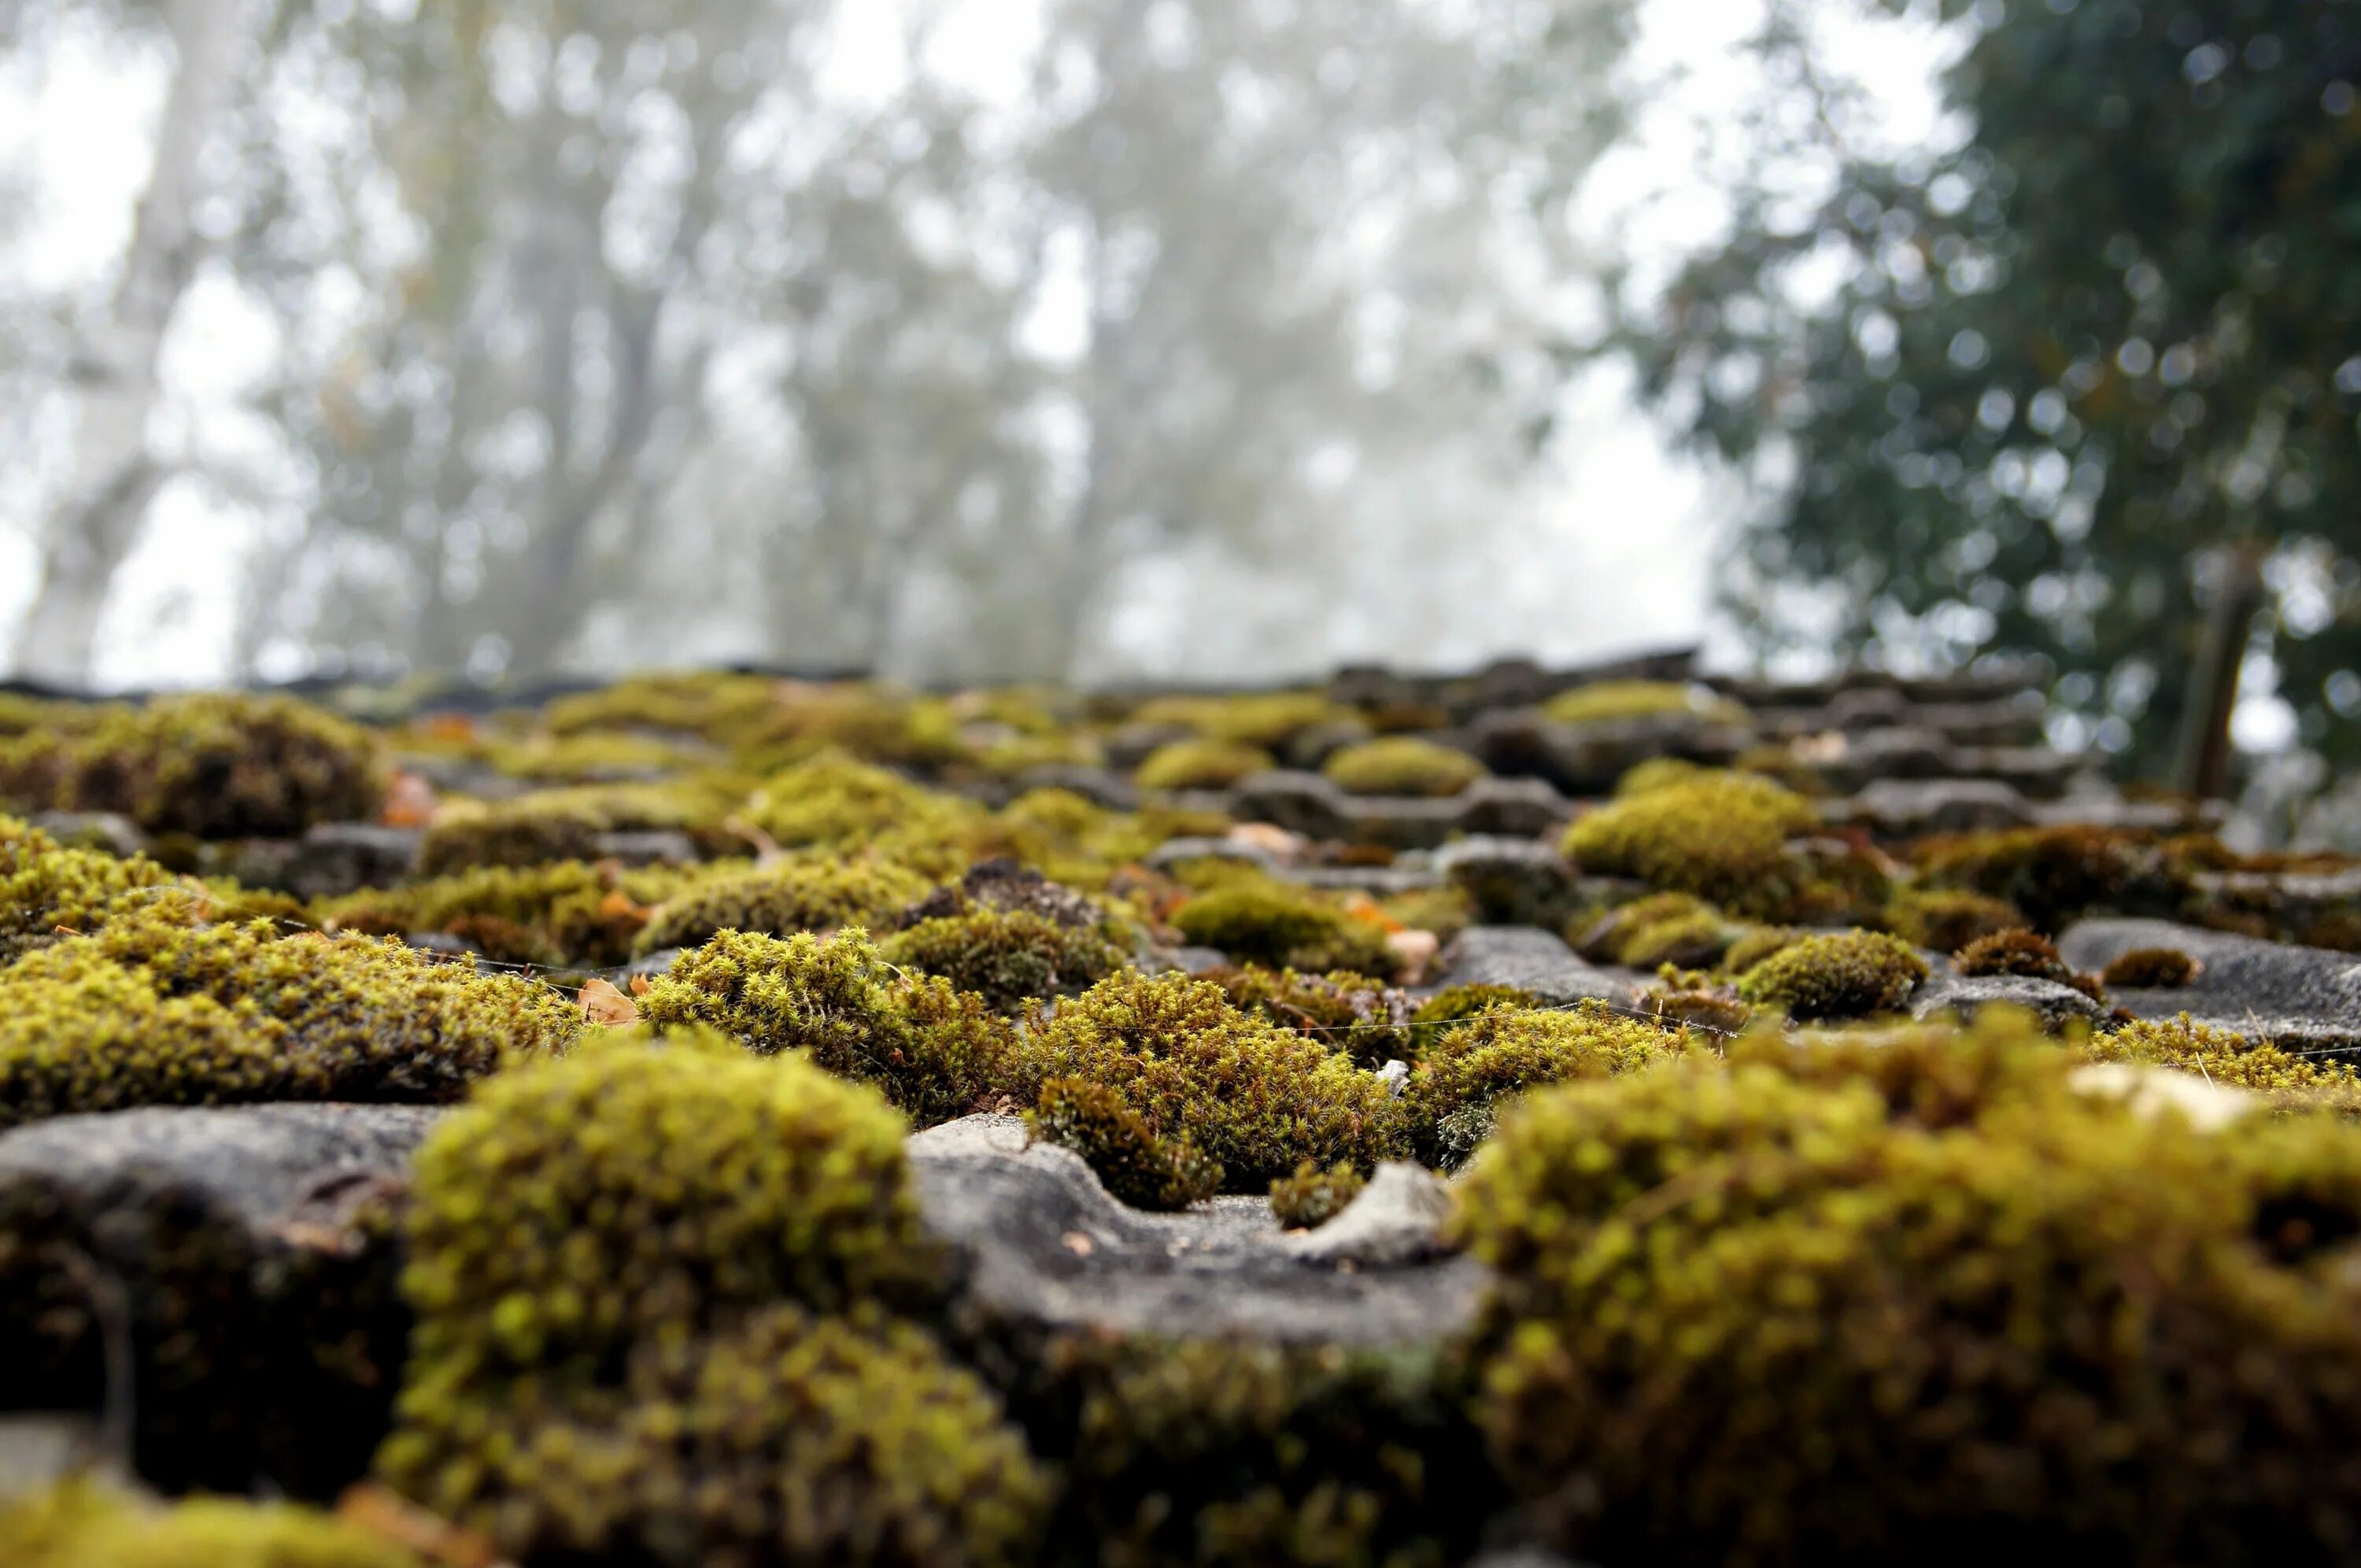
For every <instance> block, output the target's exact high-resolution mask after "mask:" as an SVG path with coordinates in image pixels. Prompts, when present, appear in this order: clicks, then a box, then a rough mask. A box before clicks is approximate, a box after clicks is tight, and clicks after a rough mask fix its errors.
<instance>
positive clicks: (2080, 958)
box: [2058, 919, 2361, 1049]
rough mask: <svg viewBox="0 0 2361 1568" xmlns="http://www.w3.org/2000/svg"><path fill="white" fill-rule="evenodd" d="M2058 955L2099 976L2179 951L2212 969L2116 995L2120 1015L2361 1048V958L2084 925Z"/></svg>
mask: <svg viewBox="0 0 2361 1568" xmlns="http://www.w3.org/2000/svg"><path fill="white" fill-rule="evenodd" d="M2058 948H2059V952H2060V953H2061V954H2063V955H2064V957H2065V959H2066V961H2067V962H2068V963H2070V964H2072V965H2073V966H2074V967H2075V968H2076V969H2081V970H2092V971H2094V972H2095V971H2098V970H2104V969H2105V968H2106V967H2107V965H2108V964H2110V963H2112V962H2113V961H2114V960H2115V959H2118V958H2120V957H2122V956H2123V955H2124V954H2125V953H2127V952H2131V951H2133V950H2135V949H2136V948H2176V949H2178V950H2179V951H2180V952H2184V953H2187V954H2188V955H2189V956H2190V957H2191V958H2193V959H2196V960H2197V961H2198V962H2199V963H2200V964H2201V965H2202V966H2203V967H2202V969H2200V970H2198V972H2197V975H2196V978H2195V979H2193V980H2191V981H2190V983H2189V984H2187V985H2185V986H2176V987H2174V988H2172V989H2170V990H2158V991H2143V990H2131V989H2125V990H2123V991H2119V992H2115V1002H2116V1003H2117V1004H2118V1005H2119V1006H2121V1007H2123V1008H2125V1010H2126V1011H2128V1012H2130V1013H2132V1014H2136V1015H2137V1016H2139V1017H2142V1018H2173V1017H2178V1016H2179V1015H2180V1014H2183V1013H2186V1014H2190V1015H2191V1017H2193V1018H2195V1019H2196V1020H2198V1021H2199V1022H2200V1023H2204V1024H2210V1025H2214V1026H2215V1027H2218V1028H2224V1029H2232V1030H2235V1031H2236V1032H2237V1033H2239V1034H2242V1035H2246V1036H2249V1037H2250V1038H2266V1039H2271V1040H2276V1041H2278V1042H2279V1044H2281V1045H2282V1046H2286V1047H2289V1048H2290V1049H2353V1048H2356V1047H2361V955H2356V954H2353V953H2340V952H2332V951H2330V950H2328V949H2327V948H2300V947H2295V946H2293V945H2291V944H2288V943H2282V942H2265V941H2258V940H2257V939H2256V938H2251V937H2235V936H2232V935H2230V934H2228V933H2226V932H2223V931H2208V930H2205V929H2204V928H2202V927H2195V926H2180V925H2176V924H2174V923H2173V922H2171V921H2169V920H2130V919H2106V920H2083V921H2080V922H2077V923H2076V924H2075V925H2074V926H2072V927H2069V928H2068V930H2067V931H2066V933H2065V935H2064V936H2062V937H2060V938H2059V940H2058Z"/></svg>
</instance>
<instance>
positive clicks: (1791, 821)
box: [1564, 773, 1815, 915]
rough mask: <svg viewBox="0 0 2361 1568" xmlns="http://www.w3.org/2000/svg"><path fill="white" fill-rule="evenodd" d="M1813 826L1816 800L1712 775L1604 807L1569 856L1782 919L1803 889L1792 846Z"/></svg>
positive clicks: (1568, 843)
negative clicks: (1789, 845) (1791, 842)
mask: <svg viewBox="0 0 2361 1568" xmlns="http://www.w3.org/2000/svg"><path fill="white" fill-rule="evenodd" d="M1814 820H1815V818H1814V817H1813V813H1812V807H1811V804H1810V803H1809V802H1808V801H1806V800H1805V799H1804V798H1803V797H1802V796H1801V795H1796V794H1795V793H1793V792H1792V791H1789V790H1786V789H1784V788H1782V787H1781V786H1780V785H1778V784H1773V783H1772V782H1771V781H1770V780H1769V779H1764V778H1757V777H1754V776H1753V775H1752V774H1743V773H1708V774H1704V775H1702V776H1700V777H1698V778H1696V779H1692V780H1690V781H1689V782H1687V783H1686V784H1667V785H1665V786H1664V787H1663V788H1661V789H1655V790H1651V791H1649V792H1648V793H1647V794H1645V795H1634V796H1632V797H1631V798H1629V799H1624V800H1618V801H1614V802H1611V803H1609V805H1606V806H1600V807H1599V808H1598V809H1597V810H1595V811H1593V812H1591V813H1590V814H1589V815H1588V816H1587V817H1581V818H1580V819H1578V820H1577V821H1576V823H1575V824H1574V826H1573V827H1572V828H1568V829H1567V830H1566V835H1565V845H1564V849H1565V854H1566V856H1567V858H1569V859H1570V860H1573V861H1576V863H1577V864H1579V865H1580V866H1581V867H1582V869H1583V870H1584V871H1586V872H1598V873H1604V874H1607V875H1609V876H1631V877H1638V878H1639V879H1641V880H1642V881H1643V882H1646V883H1651V884H1653V886H1656V887H1659V888H1662V889H1664V890H1666V891H1668V892H1675V893H1687V894H1695V895H1697V897H1699V898H1702V899H1707V900H1709V901H1711V902H1713V903H1715V904H1719V905H1723V906H1725V907H1727V908H1730V909H1736V910H1739V911H1741V912H1743V913H1748V914H1757V915H1774V914H1776V913H1777V912H1778V911H1779V910H1780V909H1782V908H1784V907H1785V906H1786V905H1788V904H1789V903H1790V902H1792V901H1793V900H1794V899H1795V896H1796V894H1798V893H1799V892H1800V891H1801V886H1800V884H1801V883H1802V880H1803V876H1802V872H1801V870H1800V868H1799V867H1798V865H1797V863H1796V861H1795V859H1794V858H1793V857H1791V856H1790V855H1789V853H1788V851H1787V839H1788V838H1789V836H1790V835H1792V834H1795V833H1799V832H1802V831H1803V830H1804V829H1806V828H1809V827H1810V826H1811V825H1812V823H1813V821H1814Z"/></svg>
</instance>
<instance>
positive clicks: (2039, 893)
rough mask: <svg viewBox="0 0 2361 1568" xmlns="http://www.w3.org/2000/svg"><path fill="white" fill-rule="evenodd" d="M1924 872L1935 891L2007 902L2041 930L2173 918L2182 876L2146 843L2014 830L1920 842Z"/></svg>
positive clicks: (2071, 830)
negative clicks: (2129, 918)
mask: <svg viewBox="0 0 2361 1568" xmlns="http://www.w3.org/2000/svg"><path fill="white" fill-rule="evenodd" d="M1915 858H1916V861H1917V865H1918V868H1919V871H1920V873H1921V874H1922V875H1923V876H1924V877H1925V878H1926V879H1927V882H1929V883H1932V884H1934V885H1936V886H1938V887H1953V888H1966V889H1969V890H1971V891H1972V892H1976V893H1981V894H1986V895H1987V896H1989V897H1993V898H1998V899H2005V900H2006V901H2007V902H2009V903H2010V904H2013V905H2015V906H2016V907H2017V908H2019V909H2021V910H2023V911H2025V914H2026V919H2027V920H2028V921H2030V922H2031V924H2032V927H2033V928H2034V929H2035V930H2037V931H2053V932H2054V931H2059V930H2061V929H2063V928H2064V927H2066V926H2068V925H2070V924H2071V923H2072V922H2073V921H2074V920H2076V919H2078V918H2080V917H2081V916H2084V915H2090V914H2119V915H2159V916H2169V915H2172V914H2173V913H2175V912H2176V911H2177V910H2178V909H2179V908H2180V904H2181V901H2182V899H2183V897H2184V896H2185V894H2186V891H2187V883H2186V881H2185V878H2184V877H2183V875H2182V874H2180V872H2176V871H2175V869H2174V868H2173V867H2172V866H2171V865H2170V864H2169V863H2168V862H2167V861H2166V859H2165V857H2164V856H2163V855H2162V854H2161V853H2160V852H2159V851H2158V850H2157V848H2156V846H2155V845H2154V844H2153V843H2151V842H2149V841H2148V840H2147V839H2145V838H2143V837H2141V836H2139V835H2136V834H2129V833H2120V832H2116V831H2114V830H2113V829H2110V828H2090V827H2065V828H2010V829H2007V830H2005V831H2002V832H1996V833H1967V834H1957V835H1952V836H1949V837H1944V838H1937V839H1926V840H1923V841H1922V842H1921V843H1920V844H1919V845H1918V846H1917V849H1916V857H1915Z"/></svg>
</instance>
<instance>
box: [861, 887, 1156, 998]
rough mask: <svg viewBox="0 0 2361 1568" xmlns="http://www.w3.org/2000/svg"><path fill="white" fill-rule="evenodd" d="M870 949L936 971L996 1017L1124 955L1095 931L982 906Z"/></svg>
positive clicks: (1056, 992) (1059, 991)
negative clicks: (976, 997) (979, 998)
mask: <svg viewBox="0 0 2361 1568" xmlns="http://www.w3.org/2000/svg"><path fill="white" fill-rule="evenodd" d="M878 950H879V952H880V953H881V954H882V955H883V956H884V959H885V961H886V962H887V963H891V964H898V965H902V966H904V967H906V968H909V969H914V970H923V971H925V972H926V973H928V974H934V975H940V976H942V977H943V978H944V979H946V980H948V981H950V982H951V983H952V984H953V985H955V986H957V987H958V988H959V989H960V990H961V991H962V992H975V993H976V994H977V995H980V996H982V997H983V1000H984V1002H985V1003H986V1004H987V1005H988V1006H990V1007H991V1008H992V1009H993V1010H994V1012H996V1013H1001V1014H1016V1013H1018V1012H1021V1011H1022V1010H1023V1009H1024V1008H1025V1006H1026V1004H1027V1003H1031V1002H1038V1001H1041V1000H1043V999H1045V998H1048V997H1052V996H1060V995H1067V994H1071V992H1076V991H1079V990H1082V988H1084V987H1086V986H1090V985H1093V984H1095V983H1097V982H1098V981H1102V980H1104V979H1105V978H1106V977H1107V976H1108V975H1110V974H1113V973H1114V972H1115V970H1119V969H1121V968H1122V967H1123V966H1124V963H1125V960H1126V958H1127V957H1128V955H1127V954H1126V952H1125V950H1124V949H1123V948H1119V947H1117V946H1116V945H1115V943H1113V942H1111V941H1109V940H1108V939H1107V938H1106V937H1105V936H1104V935H1103V934H1102V933H1101V932H1100V931H1099V930H1097V929H1095V928H1091V927H1082V928H1076V927H1071V926H1064V925H1060V923H1059V922H1057V921H1055V920H1052V919H1049V918H1047V917H1046V916H1040V915H1037V914H1035V913H1033V912H1032V911H1031V910H1029V909H1015V910H1001V909H994V908H993V907H992V906H990V905H975V906H974V907H972V908H971V909H969V910H968V911H967V912H966V913H965V914H962V915H949V916H941V917H940V918H938V919H933V920H922V921H920V922H918V923H917V925H915V926H912V927H909V928H908V929H907V930H904V931H897V932H895V934H894V935H892V936H890V937H888V938H885V940H884V943H883V944H881V946H880V948H879V949H878Z"/></svg>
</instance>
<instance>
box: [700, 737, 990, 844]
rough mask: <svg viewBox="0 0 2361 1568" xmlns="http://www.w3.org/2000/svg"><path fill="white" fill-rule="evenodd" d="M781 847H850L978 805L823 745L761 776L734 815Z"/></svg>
mask: <svg viewBox="0 0 2361 1568" xmlns="http://www.w3.org/2000/svg"><path fill="white" fill-rule="evenodd" d="M740 815H741V817H743V819H744V820H745V821H747V822H748V823H750V824H752V826H753V827H754V828H758V829H760V830H761V831H762V832H763V833H764V834H767V835H768V836H769V837H770V839H772V841H773V842H774V843H776V844H778V845H779V846H780V847H781V848H783V849H789V850H795V849H803V848H806V847H810V848H815V849H852V848H858V847H859V846H860V845H861V844H862V842H863V841H864V840H867V839H871V838H873V837H874V836H876V835H880V834H883V833H884V832H886V831H887V830H888V829H892V828H900V829H903V830H905V831H908V830H911V829H921V828H923V829H935V830H944V829H950V828H958V827H961V826H965V825H968V824H971V823H972V822H973V821H975V820H976V819H978V818H980V817H982V816H983V810H982V808H981V807H979V806H975V805H973V804H972V803H971V802H967V801H962V800H958V799H955V798H954V797H952V796H950V795H940V794H938V793H936V792H935V791H933V790H929V789H928V788H927V787H926V786H925V785H923V784H916V783H913V782H912V781H911V780H909V779H906V778H904V777H903V776H902V775H901V774H899V773H894V772H892V771H890V770H888V769H885V768H881V767H877V766H874V765H873V764H871V763H868V762H860V761H857V760H855V759H854V758H853V757H851V755H849V754H847V753H846V752H843V751H822V752H820V753H818V755H815V756H813V757H810V758H808V759H807V760H805V761H803V762H797V763H796V764H795V765H794V766H792V767H788V768H785V769H783V770H781V771H780V772H779V773H774V774H773V775H772V776H771V777H770V778H769V779H767V780H766V781H764V783H763V787H762V788H761V789H759V790H757V791H755V793H754V794H753V795H752V797H751V798H749V799H748V800H747V802H746V803H745V806H744V809H743V810H742V811H741V814H740Z"/></svg>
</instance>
